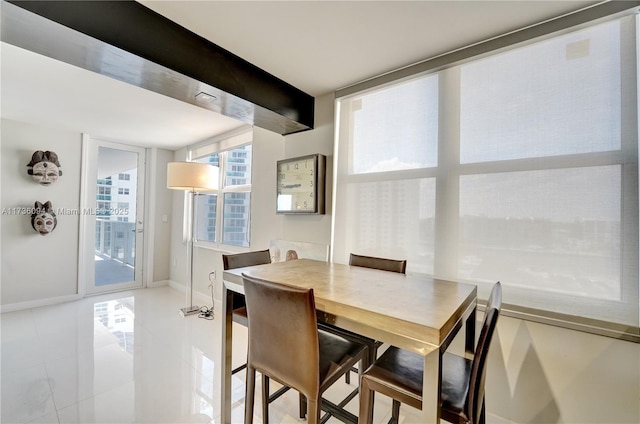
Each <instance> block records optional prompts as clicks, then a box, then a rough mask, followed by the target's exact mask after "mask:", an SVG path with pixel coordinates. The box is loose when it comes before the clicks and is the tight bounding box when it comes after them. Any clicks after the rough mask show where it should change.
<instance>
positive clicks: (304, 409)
mask: <svg viewBox="0 0 640 424" xmlns="http://www.w3.org/2000/svg"><path fill="white" fill-rule="evenodd" d="M298 394H299V395H300V419H301V420H304V417H306V416H307V397H306V396H305V395H303V394H302V393H300V392H298Z"/></svg>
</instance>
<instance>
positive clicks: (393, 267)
mask: <svg viewBox="0 0 640 424" xmlns="http://www.w3.org/2000/svg"><path fill="white" fill-rule="evenodd" d="M349 265H354V266H362V267H365V268H373V269H381V270H383V271H391V272H400V273H402V274H406V273H407V261H406V260H398V259H387V258H376V257H374V256H363V255H355V254H353V253H351V255H350V256H349Z"/></svg>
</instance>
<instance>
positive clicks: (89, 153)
mask: <svg viewBox="0 0 640 424" xmlns="http://www.w3.org/2000/svg"><path fill="white" fill-rule="evenodd" d="M100 147H107V148H112V149H118V150H124V151H130V152H134V153H138V175H137V178H138V184H137V190H136V196H137V203H136V259H135V274H134V280H135V281H134V282H133V283H123V284H111V285H108V286H105V288H97V287H96V286H95V258H94V256H95V255H94V252H95V224H96V216H95V213H93V212H92V211H94V210H95V208H96V178H97V172H98V163H97V158H98V150H99V148H100ZM146 177H147V172H146V150H145V149H144V148H140V147H135V146H129V145H126V144H120V143H114V142H110V141H105V140H99V139H95V138H91V137H90V136H89V135H86V134H83V135H82V181H81V189H80V192H81V198H80V210H81V213H80V240H79V246H80V251H79V252H78V258H79V270H78V277H79V278H78V293H79V294H80V295H82V296H86V295H93V294H100V293H106V292H110V291H118V290H127V289H134V288H140V287H144V286H145V274H146V271H145V268H146V266H145V265H147V261H146V258H147V255H148V252H147V247H148V246H147V244H146V241H147V237H146V235H145V233H146V231H143V230H145V228H144V225H145V218H147V215H146V212H145V211H146V209H147V208H146V206H147V205H146V196H145V194H146V191H145V187H146V184H145V181H146Z"/></svg>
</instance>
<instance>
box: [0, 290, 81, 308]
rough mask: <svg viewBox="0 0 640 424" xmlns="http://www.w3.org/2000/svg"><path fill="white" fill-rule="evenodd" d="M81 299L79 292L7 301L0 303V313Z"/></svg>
mask: <svg viewBox="0 0 640 424" xmlns="http://www.w3.org/2000/svg"><path fill="white" fill-rule="evenodd" d="M80 299H82V296H81V295H80V294H77V293H76V294H70V295H67V296H57V297H50V298H47V299H36V300H29V301H27V302H19V303H9V304H7V305H0V313H5V312H15V311H22V310H24V309H31V308H40V307H42V306H49V305H57V304H58V303H66V302H73V301H75V300H80Z"/></svg>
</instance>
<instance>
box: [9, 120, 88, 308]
mask: <svg viewBox="0 0 640 424" xmlns="http://www.w3.org/2000/svg"><path fill="white" fill-rule="evenodd" d="M0 143H1V151H2V167H1V168H0V169H2V198H1V199H0V203H1V207H2V210H3V213H2V216H1V217H0V220H1V228H2V273H1V274H2V278H1V280H0V283H1V287H2V289H1V298H2V305H3V306H4V305H8V304H24V303H30V302H33V301H39V300H45V299H56V298H66V297H68V296H73V295H75V294H77V293H78V291H77V284H78V231H79V230H78V228H79V222H80V216H79V215H78V214H75V215H74V214H61V213H59V214H57V218H58V225H57V227H56V229H55V230H54V231H53V232H52V233H50V234H48V235H46V236H41V235H40V234H38V233H37V232H35V231H34V230H33V228H32V227H31V217H30V215H26V214H24V213H17V214H15V213H12V211H11V209H12V208H33V206H34V202H35V201H36V200H37V201H40V202H42V203H44V202H46V201H48V200H50V201H51V203H52V205H53V208H54V209H57V208H63V209H65V210H69V211H78V210H79V208H80V159H81V156H80V153H81V134H80V133H76V132H68V131H54V130H49V129H45V128H41V127H36V126H33V125H29V124H25V123H21V122H16V121H11V120H6V119H3V120H2V134H1V141H0ZM36 150H43V151H46V150H51V151H54V152H56V153H57V154H58V158H59V161H60V164H61V167H60V169H61V170H62V176H60V178H59V179H58V181H57V182H56V183H54V184H52V185H50V186H41V185H39V184H37V183H36V182H35V181H34V180H33V178H32V177H31V176H30V175H28V174H27V169H28V168H27V163H29V161H30V160H31V155H32V154H33V152H34V151H36ZM5 208H6V209H5Z"/></svg>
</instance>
